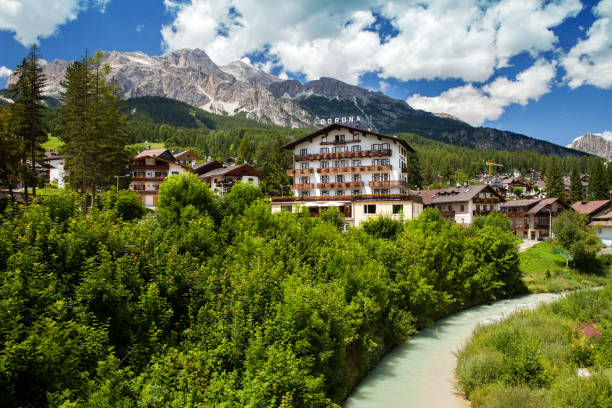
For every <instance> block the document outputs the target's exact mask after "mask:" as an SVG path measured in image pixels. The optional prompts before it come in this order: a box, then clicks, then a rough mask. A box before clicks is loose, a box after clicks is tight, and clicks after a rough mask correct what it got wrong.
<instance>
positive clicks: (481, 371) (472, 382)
mask: <svg viewBox="0 0 612 408" xmlns="http://www.w3.org/2000/svg"><path fill="white" fill-rule="evenodd" d="M502 363H503V358H502V354H501V353H499V352H498V351H496V350H492V349H483V350H481V351H480V352H479V353H478V354H475V355H472V356H470V357H467V358H465V359H464V358H461V359H459V363H458V364H457V369H456V371H455V375H456V377H457V380H458V382H459V386H460V387H461V389H462V390H463V391H464V392H465V393H466V394H467V395H468V396H469V395H470V394H471V393H472V391H473V390H474V389H475V388H476V387H478V386H482V385H485V384H488V383H492V382H495V381H496V380H497V379H498V378H499V377H500V375H501V373H502Z"/></svg>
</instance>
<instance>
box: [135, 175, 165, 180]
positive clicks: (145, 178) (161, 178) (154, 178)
mask: <svg viewBox="0 0 612 408" xmlns="http://www.w3.org/2000/svg"><path fill="white" fill-rule="evenodd" d="M165 178H166V177H165V176H164V177H132V181H164V179H165Z"/></svg>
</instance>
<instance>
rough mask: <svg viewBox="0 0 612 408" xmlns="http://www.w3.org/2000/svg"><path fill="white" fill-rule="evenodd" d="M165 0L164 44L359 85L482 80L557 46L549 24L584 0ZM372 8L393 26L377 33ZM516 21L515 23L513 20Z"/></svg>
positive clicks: (571, 13) (219, 58)
mask: <svg viewBox="0 0 612 408" xmlns="http://www.w3.org/2000/svg"><path fill="white" fill-rule="evenodd" d="M483 4H484V3H483V2H482V1H480V0H425V1H418V0H406V1H397V2H389V1H384V0H370V1H367V0H356V1H351V2H346V1H333V0H331V1H330V0H326V1H324V0H312V1H309V2H280V3H279V2H277V1H276V0H259V1H257V2H253V1H251V0H190V1H188V2H185V3H179V2H177V1H175V0H165V5H166V9H167V11H168V12H169V13H172V14H173V15H174V21H173V22H172V23H171V24H169V25H167V26H164V27H163V28H162V30H161V32H162V37H163V42H164V45H165V47H167V48H168V49H170V50H174V49H179V48H201V49H204V50H205V51H206V52H207V53H208V54H209V55H210V57H211V58H212V59H213V60H214V61H216V62H218V63H220V64H227V63H229V62H230V61H232V60H235V59H238V58H240V57H241V56H243V55H245V54H249V53H252V52H264V53H266V54H267V56H268V57H269V60H270V61H272V62H273V63H274V64H275V66H279V67H280V68H281V70H284V71H288V72H296V73H303V74H304V75H305V76H306V78H307V79H317V78H319V77H321V76H332V77H335V78H338V79H341V80H343V81H346V82H349V83H353V84H356V83H358V82H359V78H360V76H361V75H362V74H364V73H365V72H371V71H376V72H378V73H379V75H380V76H381V77H383V78H391V77H393V78H397V79H400V80H411V79H436V78H461V79H463V80H465V81H477V82H484V81H486V80H488V79H489V78H490V77H491V76H492V75H493V74H494V72H495V69H496V68H499V67H503V66H506V65H507V64H508V61H509V59H510V58H512V56H514V55H517V54H520V53H522V52H528V53H530V54H531V55H532V56H534V57H538V56H539V55H540V53H542V52H545V51H550V50H553V49H554V48H555V46H556V43H557V38H556V36H555V35H554V33H553V31H552V28H553V27H556V26H557V25H559V24H560V23H561V22H562V21H563V20H564V19H566V18H568V17H571V16H575V15H576V14H577V13H578V12H579V11H580V10H581V8H582V5H581V3H580V0H555V1H545V0H521V1H515V0H501V1H499V2H497V3H495V4H493V5H490V6H487V7H484V6H483ZM373 12H378V13H380V14H381V15H382V16H383V17H384V18H386V19H388V20H389V21H390V23H391V24H392V25H393V27H394V28H395V29H396V30H397V32H398V33H399V34H398V35H397V36H395V37H393V38H387V39H385V41H381V39H380V38H379V35H378V33H375V32H373V31H371V29H370V27H371V26H372V25H373V24H374V23H375V17H374V14H373ZM517 27H520V29H517Z"/></svg>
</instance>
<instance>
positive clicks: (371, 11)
mask: <svg viewBox="0 0 612 408" xmlns="http://www.w3.org/2000/svg"><path fill="white" fill-rule="evenodd" d="M33 42H37V43H38V44H39V45H40V48H41V51H42V53H43V58H44V59H46V60H49V61H50V60H53V59H55V58H63V59H68V60H71V59H75V58H78V57H80V56H81V55H83V53H84V51H85V49H86V48H87V49H89V50H90V51H95V50H98V49H101V50H109V51H110V50H118V51H143V52H145V53H147V54H149V55H159V54H161V53H163V52H166V51H168V50H174V49H180V48H201V49H203V50H205V51H206V52H207V53H208V54H209V55H210V56H211V58H212V59H213V60H214V61H215V62H217V63H218V64H226V63H228V62H230V61H232V60H235V59H243V60H245V61H247V62H250V63H252V64H254V65H256V66H258V67H259V68H262V69H264V70H266V71H269V72H271V73H273V74H275V75H279V76H281V77H283V78H284V77H286V78H296V79H298V80H302V81H303V80H311V79H317V78H319V77H321V76H330V77H334V78H337V79H340V80H343V81H345V82H348V83H351V84H356V85H360V86H363V87H366V88H369V89H373V90H380V91H382V92H384V93H386V94H387V95H389V96H392V97H394V98H397V99H402V100H405V101H407V102H408V103H409V104H410V105H411V106H413V107H415V108H419V109H424V110H428V111H432V112H446V113H451V114H454V115H456V116H458V117H460V118H461V119H463V120H465V121H467V122H468V123H470V124H472V125H475V126H491V127H496V128H499V129H504V130H511V131H514V132H518V133H524V134H527V135H529V136H532V137H536V138H539V139H545V140H549V141H552V142H555V143H558V144H562V145H565V144H568V143H570V142H571V141H572V139H574V138H575V137H577V136H580V135H582V134H584V133H586V132H598V133H602V132H609V131H612V0H601V1H596V0H592V1H591V0H583V1H581V0H500V1H483V0H423V1H416V0H403V1H397V2H393V1H383V0H353V1H351V2H346V1H334V0H310V1H308V2H306V1H303V2H301V1H293V2H291V1H285V2H278V1H277V0H259V1H256V2H255V1H252V0H121V1H120V0H89V1H86V0H0V84H2V83H3V82H4V80H5V78H6V77H7V75H8V74H9V73H10V71H11V70H13V69H14V68H15V66H16V65H17V64H18V63H19V62H20V60H21V59H22V58H23V56H24V55H25V54H26V53H27V50H28V47H29V45H30V44H32V43H33ZM611 136H612V134H611Z"/></svg>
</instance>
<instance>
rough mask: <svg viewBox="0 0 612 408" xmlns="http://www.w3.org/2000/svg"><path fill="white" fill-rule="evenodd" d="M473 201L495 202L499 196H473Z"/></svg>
mask: <svg viewBox="0 0 612 408" xmlns="http://www.w3.org/2000/svg"><path fill="white" fill-rule="evenodd" d="M473 201H474V202H475V203H497V202H499V197H475V198H474V200H473Z"/></svg>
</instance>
